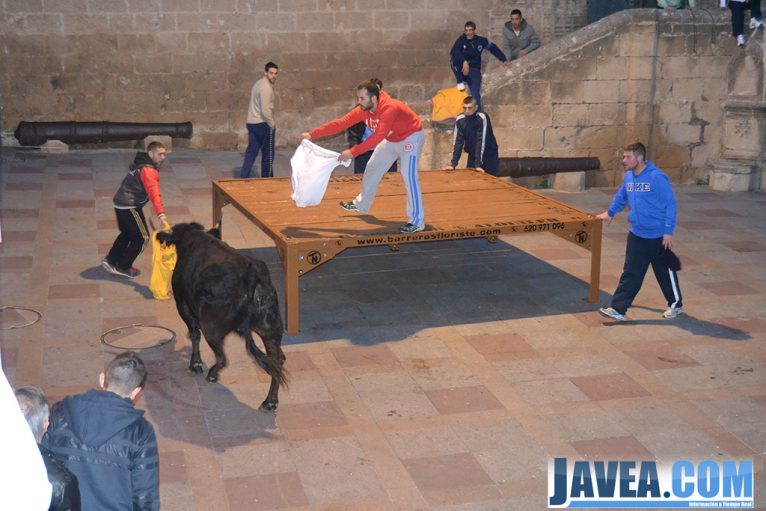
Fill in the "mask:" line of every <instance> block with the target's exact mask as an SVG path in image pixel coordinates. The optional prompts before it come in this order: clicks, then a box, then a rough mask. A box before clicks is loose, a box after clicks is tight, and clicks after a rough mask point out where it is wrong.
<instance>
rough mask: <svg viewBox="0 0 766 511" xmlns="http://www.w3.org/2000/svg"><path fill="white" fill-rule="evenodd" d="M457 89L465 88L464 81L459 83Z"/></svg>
mask: <svg viewBox="0 0 766 511" xmlns="http://www.w3.org/2000/svg"><path fill="white" fill-rule="evenodd" d="M457 90H465V84H464V83H459V84H457Z"/></svg>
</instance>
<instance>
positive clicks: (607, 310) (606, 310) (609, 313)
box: [598, 307, 625, 321]
mask: <svg viewBox="0 0 766 511" xmlns="http://www.w3.org/2000/svg"><path fill="white" fill-rule="evenodd" d="M598 311H599V312H600V313H601V314H603V315H604V316H606V317H608V318H612V319H614V320H616V321H625V314H620V313H619V312H617V311H616V310H614V309H613V308H611V307H601V308H600V309H599V310H598Z"/></svg>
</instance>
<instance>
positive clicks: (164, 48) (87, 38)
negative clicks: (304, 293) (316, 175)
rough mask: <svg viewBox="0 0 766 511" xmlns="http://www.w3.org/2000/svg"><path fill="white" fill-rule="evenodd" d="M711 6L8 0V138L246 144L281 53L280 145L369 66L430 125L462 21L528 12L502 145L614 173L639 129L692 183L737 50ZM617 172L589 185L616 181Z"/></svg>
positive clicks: (1, 89)
mask: <svg viewBox="0 0 766 511" xmlns="http://www.w3.org/2000/svg"><path fill="white" fill-rule="evenodd" d="M714 3H715V2H714V0H703V7H706V8H705V9H702V10H698V11H694V12H689V11H683V12H675V13H667V12H664V11H655V10H650V9H640V10H628V11H622V12H621V13H618V14H616V15H614V16H611V17H609V18H607V19H604V20H602V21H601V22H599V23H597V24H594V25H591V26H589V27H585V28H583V29H581V30H579V31H574V32H570V31H571V30H572V29H574V28H577V27H578V26H579V25H581V24H584V23H585V18H586V15H587V2H586V0H518V1H515V2H511V3H509V2H505V1H502V0H375V1H373V0H0V6H1V7H2V13H1V14H0V49H1V50H2V52H3V58H2V59H0V71H2V72H1V73H0V131H3V132H4V133H6V134H7V133H8V132H11V131H12V130H13V129H14V128H15V126H16V124H17V123H18V122H19V121H20V120H27V121H36V120H37V121H52V120H77V121H99V120H108V121H128V122H178V121H192V122H193V123H194V126H195V134H194V138H193V139H192V140H191V142H190V143H189V145H190V146H191V147H199V148H232V149H233V148H237V147H239V148H242V147H244V145H245V142H246V133H245V127H244V121H245V111H246V107H247V102H248V96H249V91H250V88H251V86H252V83H253V82H254V81H255V80H256V79H258V78H260V77H261V76H262V69H263V65H264V64H265V62H267V61H269V60H272V61H274V62H277V63H278V64H279V66H280V77H279V80H278V83H277V91H278V96H277V104H276V110H277V122H278V135H277V144H278V145H279V146H281V147H292V146H294V145H295V144H296V143H297V136H298V134H299V133H300V132H301V131H304V130H306V129H309V128H312V127H315V126H317V125H318V124H320V123H322V122H325V121H327V120H330V119H332V118H334V117H336V116H338V115H341V114H343V113H345V112H346V111H347V110H348V109H349V108H350V107H351V106H352V105H353V103H354V99H353V94H354V93H353V89H354V87H355V85H356V84H357V83H359V81H361V80H363V79H366V78H369V77H371V76H377V77H379V78H381V79H382V80H383V81H384V82H385V84H386V89H387V90H388V91H389V92H390V93H391V94H392V95H394V96H395V97H398V98H400V99H403V100H404V101H406V102H408V103H409V104H410V105H411V106H413V108H414V109H415V110H416V111H417V112H418V113H419V114H421V115H422V116H423V118H424V119H426V120H427V119H428V114H429V113H430V108H429V105H428V102H427V100H428V99H429V98H430V97H432V96H433V95H434V93H435V92H436V91H437V90H438V89H439V88H442V87H445V86H450V85H452V84H453V82H454V79H453V77H452V74H451V72H450V71H449V69H448V62H447V61H448V57H447V54H448V51H449V47H450V46H451V44H452V43H453V41H454V39H455V38H456V37H457V36H458V35H459V34H460V33H461V31H462V27H463V24H464V22H465V21H466V20H467V19H472V20H474V21H476V23H477V24H478V27H479V33H480V34H484V35H487V36H489V37H490V38H491V39H493V40H495V41H496V42H498V43H501V32H502V25H503V23H504V22H505V21H506V20H507V19H508V15H509V12H510V9H511V8H514V7H518V8H520V9H521V10H522V11H523V12H524V16H525V18H526V19H527V20H528V21H529V22H530V23H531V24H532V25H533V26H535V27H536V28H537V29H538V32H539V33H540V34H541V37H542V39H543V47H542V48H541V49H540V50H538V51H537V52H534V53H533V54H531V55H529V56H528V57H526V58H525V59H523V60H522V61H520V62H519V64H518V66H517V67H516V68H515V69H514V70H512V71H507V70H506V69H505V68H504V67H502V66H500V65H499V64H498V63H497V62H496V61H495V59H494V58H492V57H488V58H487V59H486V65H485V70H486V78H485V104H486V109H487V111H488V112H489V113H490V115H491V116H492V118H493V121H494V124H495V129H496V133H497V136H498V139H499V141H500V145H501V152H502V154H503V155H504V156H540V155H543V156H590V155H593V156H598V157H599V158H600V160H601V161H602V165H603V166H604V168H605V169H606V170H608V171H610V172H613V171H614V170H619V169H620V166H619V149H618V148H619V147H620V146H621V145H622V144H624V143H626V142H628V141H630V140H633V139H641V140H644V141H651V143H650V144H649V147H650V157H652V158H653V159H654V160H655V161H656V162H657V163H658V164H659V165H661V166H662V167H663V168H664V169H665V170H667V171H668V173H669V174H671V176H672V177H674V178H676V179H680V180H684V181H689V180H694V179H700V178H704V177H705V175H704V172H705V169H706V168H707V166H708V164H709V162H710V161H711V160H712V159H714V158H715V157H716V156H717V155H718V153H719V152H720V136H721V133H720V131H721V128H720V125H721V110H720V102H721V100H722V99H723V97H724V96H725V93H726V65H727V63H728V62H729V60H730V56H731V55H732V53H733V52H734V51H736V47H735V46H734V44H733V40H732V38H731V37H729V36H728V31H729V20H728V14H726V13H723V14H722V13H720V11H718V10H717V9H715V8H710V5H713V4H714ZM707 4H710V5H707ZM562 34H567V35H565V36H562V37H558V36H561V35H562ZM556 37H558V38H556ZM554 39H555V40H554ZM426 125H427V126H429V128H428V133H427V144H426V147H425V152H424V165H425V166H426V167H432V168H439V167H441V166H443V165H444V164H445V163H446V162H447V159H448V154H449V145H450V137H451V133H450V132H444V131H439V130H437V129H431V128H430V123H428V122H426ZM326 144H327V145H328V146H329V147H332V148H335V149H339V148H341V147H344V145H345V138H344V137H343V136H337V137H335V138H333V139H329V140H328V141H327V142H326ZM181 145H183V144H181ZM610 172H607V173H606V174H594V175H593V176H591V179H590V183H589V184H608V183H611V182H614V179H615V177H614V176H613V175H612V174H611V173H610ZM700 176H701V177H700Z"/></svg>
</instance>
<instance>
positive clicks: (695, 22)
mask: <svg viewBox="0 0 766 511" xmlns="http://www.w3.org/2000/svg"><path fill="white" fill-rule="evenodd" d="M729 27H730V25H729V19H728V15H726V14H723V13H720V12H719V11H718V10H706V11H695V12H693V13H692V12H689V11H680V12H674V13H668V12H664V11H656V10H650V9H640V10H628V11H622V12H620V13H617V14H615V15H613V16H610V17H609V18H606V19H604V20H601V21H600V22H598V23H595V24H593V25H590V26H588V27H585V28H583V29H580V30H579V31H576V32H573V33H571V34H569V35H567V36H565V37H562V38H561V39H559V40H557V41H554V42H552V43H551V44H548V45H546V46H544V47H543V48H541V49H540V50H538V51H537V52H534V53H532V54H530V55H529V56H527V57H526V58H525V59H523V60H521V61H519V65H518V66H517V67H516V68H514V69H513V70H510V71H507V70H505V69H504V68H501V67H494V68H493V69H492V70H490V72H489V73H488V76H487V78H486V79H485V84H486V85H485V87H486V90H487V92H486V93H485V95H484V98H485V99H484V102H485V105H486V110H487V112H488V113H489V114H490V116H491V118H492V121H493V125H494V128H495V133H496V135H497V138H498V141H500V146H501V156H519V157H523V156H557V157H566V156H597V157H598V158H599V159H600V161H601V162H602V167H603V168H605V169H606V170H607V171H608V172H606V173H592V175H591V176H590V177H591V179H590V184H602V185H603V184H612V183H614V182H615V179H616V176H615V172H614V171H617V174H618V175H619V176H621V175H622V174H621V172H622V166H621V163H620V158H621V152H620V147H621V146H623V145H625V144H627V143H629V142H632V141H634V140H641V141H643V142H644V143H646V144H647V146H648V147H649V157H650V158H651V159H652V160H653V161H654V162H655V163H657V164H658V165H659V166H660V167H661V168H663V170H665V171H667V173H668V174H669V175H670V176H671V178H672V179H673V180H676V181H684V182H694V181H696V180H705V179H706V177H707V173H708V172H709V170H710V165H711V164H712V162H713V160H714V159H715V157H717V155H718V154H719V152H720V148H721V124H722V122H721V121H722V111H721V102H722V101H723V99H724V98H725V97H726V92H727V82H728V73H727V68H728V65H729V62H730V60H731V56H732V55H733V54H734V52H735V51H740V50H737V48H736V46H735V44H734V39H733V38H732V37H730V36H729ZM449 137H450V134H449V133H444V134H434V136H432V137H431V140H432V143H433V145H432V147H431V148H430V156H431V157H432V160H431V165H432V166H441V165H443V164H444V163H445V162H446V161H447V160H446V158H444V157H443V156H442V155H443V154H444V151H445V148H446V147H448V146H449V144H450V139H449Z"/></svg>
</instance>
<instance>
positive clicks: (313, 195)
mask: <svg viewBox="0 0 766 511" xmlns="http://www.w3.org/2000/svg"><path fill="white" fill-rule="evenodd" d="M339 155H340V153H336V152H335V151H330V150H329V149H325V148H323V147H319V146H318V145H316V144H315V143H313V142H311V141H310V140H305V139H304V140H302V141H301V145H299V146H298V148H297V149H296V150H295V154H294V155H293V157H292V158H290V166H291V167H292V169H293V173H292V178H291V181H292V185H293V194H292V195H291V196H290V198H292V199H293V200H294V201H295V205H296V206H298V207H299V208H305V207H306V206H316V205H317V204H319V203H320V202H322V197H324V192H325V191H326V190H327V183H328V182H329V181H330V175H331V174H332V171H333V170H335V167H337V166H339V165H343V166H344V167H348V166H349V165H351V160H346V161H344V162H343V163H341V162H339V161H338V156H339Z"/></svg>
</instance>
